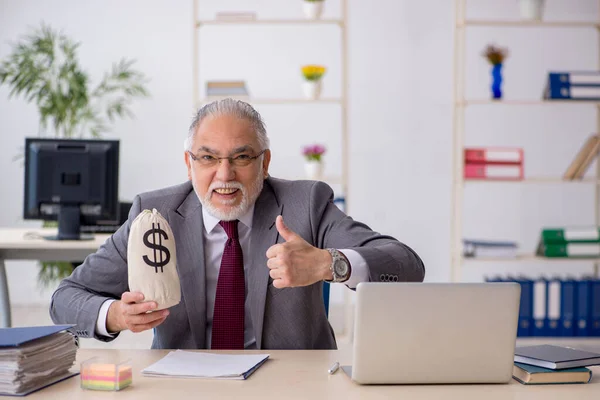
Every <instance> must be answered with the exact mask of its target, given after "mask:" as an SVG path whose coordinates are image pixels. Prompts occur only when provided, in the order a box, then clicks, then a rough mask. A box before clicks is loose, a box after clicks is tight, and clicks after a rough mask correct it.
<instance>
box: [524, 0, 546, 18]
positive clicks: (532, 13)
mask: <svg viewBox="0 0 600 400" xmlns="http://www.w3.org/2000/svg"><path fill="white" fill-rule="evenodd" d="M518 2H519V11H520V14H521V18H522V19H526V20H532V21H540V20H541V19H542V16H543V14H544V2H545V0H518Z"/></svg>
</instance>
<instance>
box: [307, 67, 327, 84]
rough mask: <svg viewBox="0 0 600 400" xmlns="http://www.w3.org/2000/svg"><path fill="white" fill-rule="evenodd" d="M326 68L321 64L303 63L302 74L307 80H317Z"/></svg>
mask: <svg viewBox="0 0 600 400" xmlns="http://www.w3.org/2000/svg"><path fill="white" fill-rule="evenodd" d="M326 70H327V69H326V68H325V67H324V66H322V65H304V66H303V67H302V75H304V78H306V80H309V81H317V80H319V79H321V77H322V76H323V75H324V74H325V71H326Z"/></svg>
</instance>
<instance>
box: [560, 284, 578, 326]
mask: <svg viewBox="0 0 600 400" xmlns="http://www.w3.org/2000/svg"><path fill="white" fill-rule="evenodd" d="M576 289H577V282H576V281H575V280H573V279H565V280H563V281H562V282H561V289H560V316H561V328H560V336H575V301H576V297H575V296H576V291H577V290H576Z"/></svg>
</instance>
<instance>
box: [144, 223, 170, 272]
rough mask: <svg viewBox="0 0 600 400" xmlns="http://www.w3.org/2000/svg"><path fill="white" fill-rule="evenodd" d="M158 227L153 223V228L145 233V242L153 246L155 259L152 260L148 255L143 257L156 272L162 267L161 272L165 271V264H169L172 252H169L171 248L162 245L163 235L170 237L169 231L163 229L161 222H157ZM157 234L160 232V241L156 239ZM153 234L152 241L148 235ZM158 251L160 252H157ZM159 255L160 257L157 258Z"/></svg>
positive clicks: (150, 246)
mask: <svg viewBox="0 0 600 400" xmlns="http://www.w3.org/2000/svg"><path fill="white" fill-rule="evenodd" d="M157 225H158V228H156V227H155V226H154V223H152V229H150V230H148V231H146V233H144V244H145V245H146V246H147V247H149V248H151V249H152V250H153V251H154V254H153V255H154V261H151V260H150V259H149V258H148V256H144V257H142V258H143V259H144V262H145V263H146V264H148V265H149V266H151V267H154V272H155V273H158V268H159V267H160V272H164V270H163V267H164V266H165V265H167V264H168V263H169V260H171V253H170V252H169V249H167V248H166V247H165V246H163V245H162V239H163V237H164V238H165V240H166V239H168V238H169V237H168V236H167V232H165V231H163V230H162V229H161V228H160V224H157ZM156 234H158V241H157V239H156ZM150 235H152V243H151V242H150V241H149V240H148V237H149V236H150ZM157 252H158V254H157ZM163 252H164V256H163ZM157 256H158V257H159V258H160V259H159V258H157Z"/></svg>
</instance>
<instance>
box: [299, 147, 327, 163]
mask: <svg viewBox="0 0 600 400" xmlns="http://www.w3.org/2000/svg"><path fill="white" fill-rule="evenodd" d="M325 151H326V149H325V147H324V146H322V145H320V144H314V145H310V146H304V149H303V150H302V154H303V155H304V157H305V158H306V160H307V161H317V162H320V161H321V156H322V155H323V154H325Z"/></svg>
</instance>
